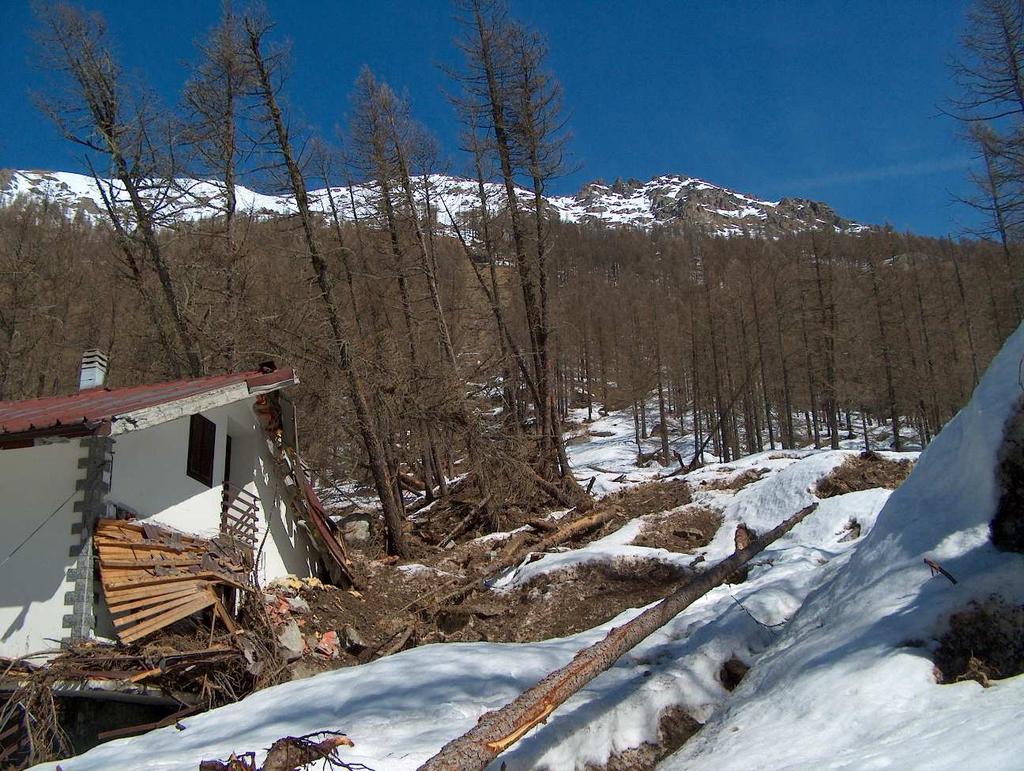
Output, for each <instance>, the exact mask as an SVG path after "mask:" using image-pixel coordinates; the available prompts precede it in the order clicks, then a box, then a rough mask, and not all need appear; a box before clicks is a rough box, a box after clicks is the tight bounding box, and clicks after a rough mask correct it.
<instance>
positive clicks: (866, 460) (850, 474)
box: [814, 452, 914, 498]
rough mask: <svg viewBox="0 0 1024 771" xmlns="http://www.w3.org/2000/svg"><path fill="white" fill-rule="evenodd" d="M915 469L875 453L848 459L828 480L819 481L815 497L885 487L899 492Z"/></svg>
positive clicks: (910, 465) (908, 463)
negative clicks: (899, 488) (897, 489)
mask: <svg viewBox="0 0 1024 771" xmlns="http://www.w3.org/2000/svg"><path fill="white" fill-rule="evenodd" d="M913 468H914V464H913V462H912V461H909V460H889V459H888V458H883V457H881V456H880V455H876V454H875V453H873V452H862V453H861V454H860V455H858V456H855V457H850V458H847V459H846V460H845V461H843V463H842V465H840V466H839V467H837V468H836V469H834V470H833V471H832V473H831V474H829V475H828V476H827V477H825V478H823V479H821V480H819V482H818V485H817V487H816V488H815V490H814V494H815V495H817V496H818V497H819V498H832V497H833V496H836V495H846V494H847V493H853V492H857V491H859V490H871V489H874V488H876V487H884V488H887V489H889V490H895V489H896V488H897V487H899V486H900V485H901V484H902V483H903V480H904V479H906V478H907V475H908V474H909V473H910V471H911V470H912V469H913Z"/></svg>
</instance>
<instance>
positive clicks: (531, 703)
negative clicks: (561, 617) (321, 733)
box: [419, 503, 818, 771]
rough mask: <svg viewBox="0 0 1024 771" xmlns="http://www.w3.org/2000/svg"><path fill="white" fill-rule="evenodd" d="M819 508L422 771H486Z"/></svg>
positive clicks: (596, 648) (492, 715) (590, 652)
mask: <svg viewBox="0 0 1024 771" xmlns="http://www.w3.org/2000/svg"><path fill="white" fill-rule="evenodd" d="M817 507H818V504H817V503H813V504H811V505H810V506H807V507H806V508H803V509H801V510H800V511H799V512H797V513H796V514H794V515H793V516H792V517H790V518H789V519H787V520H786V521H785V522H783V523H782V524H780V525H778V526H777V527H775V528H774V529H772V530H769V531H768V532H767V533H765V534H764V535H762V536H761V537H759V538H757V539H756V540H754V541H753V542H751V543H750V545H749V546H747V547H746V548H744V549H739V550H737V551H735V552H733V554H732V556H731V557H728V558H727V559H724V560H722V561H721V562H719V563H718V564H717V565H716V566H715V567H713V568H712V569H711V570H708V571H707V572H705V573H702V574H700V575H699V576H697V577H695V578H694V579H693V580H692V581H689V582H688V583H686V584H684V585H683V586H681V587H680V588H679V589H677V590H676V591H675V592H673V593H672V594H670V595H669V596H668V597H666V598H665V599H664V600H662V601H661V602H659V603H658V604H657V605H655V606H654V607H652V608H648V609H647V610H645V611H644V612H643V613H641V614H640V615H639V616H637V617H636V618H634V619H633V620H632V621H630V622H628V623H626V624H623V625H622V626H619V627H615V628H614V629H612V630H611V631H610V632H609V633H608V634H607V635H606V636H605V638H604V639H603V640H601V641H600V642H598V643H596V644H595V645H592V646H591V647H589V648H584V649H583V650H582V651H580V652H579V653H577V654H576V656H575V658H573V660H572V661H570V662H569V663H568V664H567V665H565V666H564V667H562V668H561V669H557V670H555V671H554V672H552V673H550V674H549V675H548V676H547V677H545V678H544V679H543V680H541V681H540V682H539V683H537V685H535V686H533V687H532V688H530V689H529V690H527V691H525V692H524V693H522V694H520V696H519V697H518V698H516V699H515V700H514V701H512V702H511V703H509V704H507V705H505V706H504V707H502V708H501V709H499V710H497V711H495V712H489V713H487V714H485V715H483V716H482V717H481V718H480V720H479V722H478V723H477V724H476V725H475V726H474V727H473V728H472V729H470V731H469V732H468V733H465V734H463V735H462V736H460V737H458V738H456V739H453V740H452V741H450V742H448V744H446V745H445V746H444V747H442V748H441V751H440V752H438V753H437V754H436V755H434V757H432V758H430V760H428V761H427V762H426V763H424V764H423V765H422V766H420V769H419V771H482V769H484V768H485V767H486V766H487V764H488V763H490V762H491V761H492V760H493V759H494V758H496V757H497V756H498V755H500V754H501V753H502V752H504V751H505V750H506V749H508V748H509V747H510V746H512V745H513V744H515V742H517V741H519V739H521V738H522V737H523V736H525V735H526V734H527V733H528V732H529V731H530V729H532V728H533V727H534V726H536V725H538V724H540V723H543V722H546V721H547V719H548V716H549V715H551V713H552V712H554V710H555V708H556V707H558V706H559V705H560V704H562V703H563V702H564V701H565V700H566V699H568V698H569V697H570V696H572V695H573V694H575V693H576V692H577V691H579V690H580V689H581V688H582V687H583V686H585V685H586V684H587V683H589V682H590V681H591V680H593V679H594V678H595V677H597V676H598V675H599V674H601V673H602V672H604V671H605V670H606V669H610V668H611V666H612V665H613V664H614V663H615V662H616V661H617V660H618V659H619V658H620V657H621V656H622V655H623V654H624V653H626V651H628V650H630V649H631V648H633V647H634V646H636V645H637V644H638V643H639V642H641V641H642V640H644V639H645V638H647V637H648V636H649V635H651V634H653V633H654V632H655V631H656V630H658V629H660V628H661V627H662V626H664V625H665V624H667V623H668V622H669V621H671V620H672V619H673V618H675V617H676V616H677V615H678V614H679V613H680V612H682V611H683V610H684V609H686V608H687V607H689V606H690V605H691V604H693V603H694V602H695V601H696V600H698V599H700V598H701V597H703V596H704V595H705V594H707V593H708V592H710V591H711V590H712V589H714V588H715V587H716V586H719V585H720V584H722V583H724V582H725V581H726V579H728V578H729V577H730V576H731V575H733V574H734V573H735V572H736V571H737V569H739V568H741V567H743V566H744V565H745V564H746V563H748V562H749V561H750V560H751V559H753V557H754V556H756V555H757V554H758V553H760V552H761V551H763V550H764V548H765V547H767V546H768V545H769V544H771V543H772V542H773V541H775V540H777V539H778V538H780V537H782V536H783V535H785V534H786V533H788V532H789V531H790V530H791V529H793V527H794V526H796V525H797V524H798V523H799V522H800V521H801V520H803V519H804V518H805V517H806V516H807V515H808V514H810V513H811V512H812V511H814V510H815V509H816V508H817Z"/></svg>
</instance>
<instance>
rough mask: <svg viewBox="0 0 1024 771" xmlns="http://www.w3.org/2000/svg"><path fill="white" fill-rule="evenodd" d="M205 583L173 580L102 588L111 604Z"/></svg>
mask: <svg viewBox="0 0 1024 771" xmlns="http://www.w3.org/2000/svg"><path fill="white" fill-rule="evenodd" d="M205 584H206V581H202V580H193V581H175V582H173V583H169V584H166V585H164V584H155V585H153V586H144V587H141V588H139V589H114V590H109V591H108V590H107V589H106V588H104V590H103V596H104V597H105V598H106V600H107V603H108V604H110V605H113V604H114V603H118V602H124V601H125V600H137V599H139V598H142V597H157V596H159V595H161V594H167V593H169V592H180V591H182V590H183V589H184V588H185V587H187V586H192V587H196V586H198V587H202V586H203V585H205Z"/></svg>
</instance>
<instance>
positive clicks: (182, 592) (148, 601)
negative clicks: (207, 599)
mask: <svg viewBox="0 0 1024 771" xmlns="http://www.w3.org/2000/svg"><path fill="white" fill-rule="evenodd" d="M197 591H201V587H197V586H189V587H186V588H184V589H179V590H178V591H176V592H169V593H165V594H156V595H153V596H151V597H140V598H139V599H137V600H128V601H123V600H122V601H121V602H117V603H115V602H111V600H110V599H109V598H108V599H107V604H108V606H109V607H110V612H111V613H113V614H114V615H115V616H116V615H117V614H119V613H124V612H125V611H126V610H134V609H135V608H147V607H149V606H150V605H160V604H161V603H166V602H169V601H171V600H175V599H177V598H179V597H188V596H191V595H193V594H195V593H196V592H197Z"/></svg>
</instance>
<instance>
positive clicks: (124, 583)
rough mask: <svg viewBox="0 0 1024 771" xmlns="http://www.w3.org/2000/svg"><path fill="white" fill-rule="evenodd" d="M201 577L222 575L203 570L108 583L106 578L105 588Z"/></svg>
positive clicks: (122, 587) (131, 586) (163, 582)
mask: <svg viewBox="0 0 1024 771" xmlns="http://www.w3.org/2000/svg"><path fill="white" fill-rule="evenodd" d="M199 578H213V579H215V580H219V579H220V576H218V575H217V574H216V573H210V572H202V573H175V574H173V575H169V576H153V575H150V576H146V577H143V578H133V579H130V580H128V579H121V580H117V581H111V582H110V583H108V582H107V581H105V580H104V581H103V588H104V589H111V590H117V589H135V588H141V587H143V586H153V585H154V584H165V583H166V584H169V583H172V582H174V581H193V580H195V579H199Z"/></svg>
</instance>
